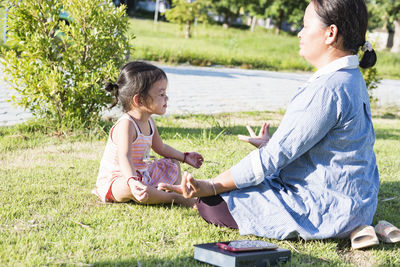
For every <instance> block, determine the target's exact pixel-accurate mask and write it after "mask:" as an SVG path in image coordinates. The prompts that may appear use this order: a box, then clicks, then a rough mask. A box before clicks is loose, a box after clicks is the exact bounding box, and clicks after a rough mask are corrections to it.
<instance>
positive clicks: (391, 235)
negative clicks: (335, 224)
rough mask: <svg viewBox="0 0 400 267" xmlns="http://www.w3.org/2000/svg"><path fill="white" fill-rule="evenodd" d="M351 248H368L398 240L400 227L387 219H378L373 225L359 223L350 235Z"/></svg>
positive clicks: (399, 240)
mask: <svg viewBox="0 0 400 267" xmlns="http://www.w3.org/2000/svg"><path fill="white" fill-rule="evenodd" d="M350 240H351V247H352V248H353V249H362V248H368V247H372V246H375V245H378V244H379V240H381V241H382V242H385V243H397V242H400V229H399V228H397V227H396V226H394V225H392V224H391V223H389V222H387V221H379V222H378V224H377V225H376V226H375V228H374V227H373V226H370V225H361V226H359V227H357V228H356V229H355V230H354V231H353V232H352V233H351V235H350Z"/></svg>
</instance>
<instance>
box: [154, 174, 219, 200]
mask: <svg viewBox="0 0 400 267" xmlns="http://www.w3.org/2000/svg"><path fill="white" fill-rule="evenodd" d="M158 190H164V191H172V192H175V193H178V194H180V195H182V196H183V197H184V198H193V197H205V196H213V195H214V194H215V192H214V189H213V187H212V185H211V183H209V181H207V180H196V179H194V178H193V176H192V175H191V174H190V173H187V172H184V174H183V175H182V181H181V184H180V185H172V184H166V183H159V184H158Z"/></svg>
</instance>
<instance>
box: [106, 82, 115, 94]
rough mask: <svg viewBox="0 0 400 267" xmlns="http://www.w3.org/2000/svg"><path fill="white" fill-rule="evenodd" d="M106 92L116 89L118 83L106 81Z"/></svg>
mask: <svg viewBox="0 0 400 267" xmlns="http://www.w3.org/2000/svg"><path fill="white" fill-rule="evenodd" d="M104 90H106V91H107V92H110V93H113V92H114V91H118V84H116V83H107V84H106V87H105V88H104Z"/></svg>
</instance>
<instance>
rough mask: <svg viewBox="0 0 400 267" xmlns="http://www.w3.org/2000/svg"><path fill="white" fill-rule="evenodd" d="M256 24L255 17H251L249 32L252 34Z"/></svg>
mask: <svg viewBox="0 0 400 267" xmlns="http://www.w3.org/2000/svg"><path fill="white" fill-rule="evenodd" d="M256 22H257V16H253V18H252V19H251V28H250V31H251V32H254V28H255V27H256Z"/></svg>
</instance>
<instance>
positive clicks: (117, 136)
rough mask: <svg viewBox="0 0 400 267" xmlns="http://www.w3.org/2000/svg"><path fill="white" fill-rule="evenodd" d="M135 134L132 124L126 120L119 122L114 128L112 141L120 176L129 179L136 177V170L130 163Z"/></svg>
mask: <svg viewBox="0 0 400 267" xmlns="http://www.w3.org/2000/svg"><path fill="white" fill-rule="evenodd" d="M136 136H137V133H136V130H135V127H134V126H133V124H132V123H131V122H130V121H128V120H121V121H120V122H119V123H118V124H117V125H116V126H115V128H114V132H113V141H114V143H115V144H116V145H117V147H118V160H119V164H120V167H121V172H122V176H123V177H125V178H129V177H132V176H136V169H135V167H134V166H133V162H132V149H131V145H132V143H133V141H134V140H135V139H136Z"/></svg>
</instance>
